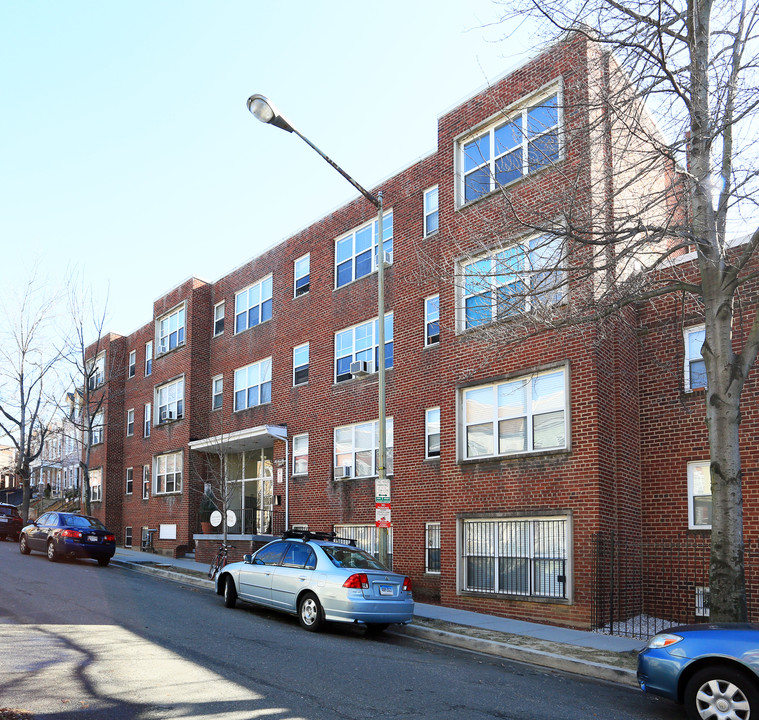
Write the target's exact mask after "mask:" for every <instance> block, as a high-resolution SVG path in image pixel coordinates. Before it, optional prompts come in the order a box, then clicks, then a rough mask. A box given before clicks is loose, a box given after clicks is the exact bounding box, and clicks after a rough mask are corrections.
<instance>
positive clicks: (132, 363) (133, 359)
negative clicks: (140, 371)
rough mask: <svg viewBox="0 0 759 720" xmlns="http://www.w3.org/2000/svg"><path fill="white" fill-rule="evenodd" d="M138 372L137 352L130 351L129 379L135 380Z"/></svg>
mask: <svg viewBox="0 0 759 720" xmlns="http://www.w3.org/2000/svg"><path fill="white" fill-rule="evenodd" d="M136 370H137V351H136V350H130V351H129V377H130V378H133V377H134V374H135V372H136Z"/></svg>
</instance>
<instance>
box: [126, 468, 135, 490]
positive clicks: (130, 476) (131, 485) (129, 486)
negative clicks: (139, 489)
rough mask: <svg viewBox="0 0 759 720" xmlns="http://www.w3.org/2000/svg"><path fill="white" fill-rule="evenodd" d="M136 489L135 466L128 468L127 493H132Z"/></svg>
mask: <svg viewBox="0 0 759 720" xmlns="http://www.w3.org/2000/svg"><path fill="white" fill-rule="evenodd" d="M133 489H134V468H127V469H126V494H127V495H131V494H132V490H133Z"/></svg>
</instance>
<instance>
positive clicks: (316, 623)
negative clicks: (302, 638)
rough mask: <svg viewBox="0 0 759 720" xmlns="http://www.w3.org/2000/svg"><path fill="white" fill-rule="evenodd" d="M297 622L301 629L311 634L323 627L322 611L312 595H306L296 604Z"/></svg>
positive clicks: (317, 599) (316, 599)
mask: <svg viewBox="0 0 759 720" xmlns="http://www.w3.org/2000/svg"><path fill="white" fill-rule="evenodd" d="M298 620H299V621H300V625H301V627H303V628H305V629H306V630H310V631H311V632H317V631H318V630H321V628H322V626H323V625H324V611H323V610H322V606H321V603H320V602H319V598H317V597H316V595H314V594H313V593H306V594H305V595H303V597H302V598H301V599H300V601H299V602H298Z"/></svg>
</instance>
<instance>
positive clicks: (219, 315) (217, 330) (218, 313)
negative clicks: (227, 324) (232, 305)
mask: <svg viewBox="0 0 759 720" xmlns="http://www.w3.org/2000/svg"><path fill="white" fill-rule="evenodd" d="M225 311H226V301H225V300H222V301H221V302H217V303H216V305H214V306H213V336H214V337H219V335H222V334H223V333H224V313H225ZM219 323H221V325H219Z"/></svg>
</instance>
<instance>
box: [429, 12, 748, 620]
mask: <svg viewBox="0 0 759 720" xmlns="http://www.w3.org/2000/svg"><path fill="white" fill-rule="evenodd" d="M499 4H500V5H501V6H502V7H503V8H504V13H503V16H502V22H503V23H504V27H506V26H508V27H514V26H515V23H516V22H517V21H518V20H523V19H524V18H525V17H526V16H532V17H534V18H537V19H538V21H539V22H540V24H541V26H542V27H543V30H544V32H545V35H546V37H547V38H548V39H549V40H550V41H552V42H558V43H562V45H563V46H567V45H569V46H573V47H575V48H576V53H575V56H574V57H575V68H578V71H577V72H572V71H569V72H567V73H566V75H565V76H564V82H563V85H562V87H561V89H560V90H558V91H557V92H556V93H555V95H554V96H553V97H549V98H547V99H546V98H540V99H538V100H536V101H535V103H534V105H532V107H531V108H528V109H527V110H526V111H525V112H526V114H525V115H524V117H523V118H522V124H521V125H518V124H517V123H516V122H513V121H514V113H513V110H509V111H508V112H504V114H503V118H504V125H503V127H504V128H506V130H505V131H504V135H502V140H501V142H502V147H501V149H500V152H503V153H504V154H503V155H502V157H501V159H500V161H496V164H495V165H492V164H490V165H488V161H489V158H487V157H484V153H483V151H482V148H481V147H480V146H479V145H478V143H476V142H474V141H473V142H470V143H469V144H467V143H468V140H467V139H466V138H464V140H462V146H463V153H464V158H465V160H464V163H463V165H464V167H463V172H462V179H461V182H462V189H461V191H460V192H461V193H462V196H463V199H464V200H465V201H466V200H469V199H472V198H476V197H478V196H479V195H482V194H487V193H488V192H493V191H495V190H498V189H500V190H501V192H500V200H494V201H493V202H497V203H500V210H501V211H500V214H499V219H498V221H497V222H493V220H492V218H493V214H492V208H493V202H488V203H484V204H483V203H474V204H472V205H471V206H470V207H469V208H468V209H467V211H466V213H459V214H458V215H459V217H458V219H457V220H456V222H459V223H466V224H467V228H466V231H464V229H463V228H460V227H458V228H457V227H449V228H441V232H448V233H449V235H450V237H452V238H459V241H458V242H460V246H459V248H458V251H459V252H458V257H459V259H460V262H458V263H457V264H456V268H455V269H452V268H451V267H450V266H448V267H447V268H446V272H447V273H448V277H451V275H453V276H455V277H456V284H457V286H458V288H457V298H458V302H459V303H460V306H459V307H458V309H457V316H458V317H459V318H463V322H464V323H465V325H466V326H467V327H468V328H469V329H472V333H471V334H470V335H471V336H472V337H473V338H474V339H478V338H479V339H482V338H483V337H484V338H486V339H488V340H490V341H491V343H492V347H493V348H494V349H496V350H497V349H498V348H500V350H501V351H502V350H503V348H504V346H516V344H517V343H519V342H522V341H524V339H525V338H526V337H530V336H534V335H539V334H541V333H544V332H546V331H552V330H555V329H557V328H567V327H568V326H572V327H575V328H577V331H578V332H581V331H582V328H583V327H587V326H588V324H590V323H592V324H595V325H596V326H597V327H600V326H602V325H603V323H604V322H605V319H606V318H609V317H611V316H612V315H614V316H615V317H618V318H619V317H627V316H629V311H630V309H631V308H632V307H635V306H636V305H637V304H639V303H641V302H646V303H651V304H654V305H655V304H656V303H657V302H662V301H663V299H664V298H665V297H666V296H670V297H674V298H677V302H678V303H679V305H680V308H681V316H682V317H685V316H686V315H691V316H700V317H703V319H704V320H703V321H704V324H705V341H704V344H703V348H702V356H703V360H704V363H705V373H706V378H707V389H706V421H707V425H708V434H709V447H710V455H711V478H712V503H713V510H712V523H711V524H712V531H711V545H712V552H711V563H710V593H711V617H712V619H714V620H734V621H739V620H744V619H745V618H746V616H747V608H746V592H745V578H744V541H743V517H742V489H741V455H740V444H739V437H738V429H739V424H740V402H741V395H742V392H743V388H744V384H745V382H746V378H747V376H748V373H749V371H750V369H751V368H752V367H753V366H754V364H755V361H756V357H757V353H758V352H759V314H758V313H759V310H757V303H756V302H755V298H756V291H757V284H756V279H757V277H758V276H759V263H757V258H756V257H755V254H756V249H757V246H759V212H757V203H758V202H759V193H757V190H758V189H759V188H758V187H757V184H758V183H757V179H758V177H759V165H757V162H756V152H755V149H754V145H753V135H754V134H755V131H756V129H757V119H758V118H757V107H758V105H759V83H758V82H757V78H758V75H759V73H757V67H759V47H758V45H759V44H758V43H757V29H758V28H757V20H758V19H759V6H757V5H756V4H754V3H750V4H747V3H746V2H745V1H744V0H736V1H735V2H732V1H731V0H725V1H723V2H719V3H714V2H709V1H708V0H700V1H699V2H688V3H684V2H683V3H677V2H675V3H664V4H662V3H660V2H656V1H654V0H641V1H640V2H636V3H629V2H626V1H625V0H622V1H621V2H620V1H619V0H583V1H580V0H578V1H577V2H574V1H573V0H570V1H569V2H567V1H566V0H510V1H509V2H508V3H505V2H504V3H499ZM555 47H557V46H555ZM579 68H582V70H579ZM494 112H495V108H494ZM559 118H563V123H561V122H560V120H559ZM752 130H753V131H754V133H753V134H752ZM472 138H474V139H475V140H476V132H475V133H473V134H472ZM503 138H505V139H503ZM510 138H514V139H513V140H512V139H510ZM512 142H513V145H514V146H517V145H518V146H519V147H520V148H528V149H527V150H525V156H524V157H523V156H519V158H518V159H514V158H512V157H511V156H510V155H509V148H510V145H511V144H512ZM504 148H505V149H504ZM527 153H530V157H529V159H528V158H527ZM499 162H500V165H499V164H498V163H499ZM523 163H524V166H525V167H527V166H528V164H529V167H528V168H527V170H526V171H525V170H520V169H519V166H522V164H523ZM471 168H474V170H472V169H471ZM488 168H490V169H489V170H488ZM533 170H536V171H535V172H533ZM542 170H545V172H539V171H542ZM512 171H513V172H514V175H516V176H520V177H522V179H521V182H520V183H518V184H517V185H516V186H514V185H513V184H512V183H511V180H512V179H513V175H512V174H510V173H512ZM499 172H500V173H502V174H501V175H500V177H499V176H498V173H499ZM478 173H479V174H478ZM525 194H529V198H530V201H529V202H525V201H524V198H525ZM496 195H498V193H496ZM521 237H524V238H527V239H526V240H525V241H524V242H522V241H520V240H519V239H520V238H521ZM486 250H487V254H485V255H483V253H484V252H485V251H486ZM420 252H423V251H420ZM483 257H485V259H484V260H483ZM461 258H463V260H461ZM687 258H693V262H683V260H685V259H687ZM428 260H429V265H428V269H429V272H430V273H432V274H437V276H438V277H440V267H441V264H440V262H439V259H438V258H435V257H430V258H428ZM749 296H750V297H751V298H752V301H751V303H750V304H751V307H752V308H753V309H752V311H751V313H752V314H751V316H750V317H749V318H748V323H747V324H746V322H745V320H746V316H745V313H744V314H743V315H741V316H740V317H739V316H737V315H736V314H735V308H736V304H737V303H739V302H740V300H741V298H742V297H745V298H748V297H749ZM739 323H743V324H742V325H740V327H739V326H738V324H739Z"/></svg>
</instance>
